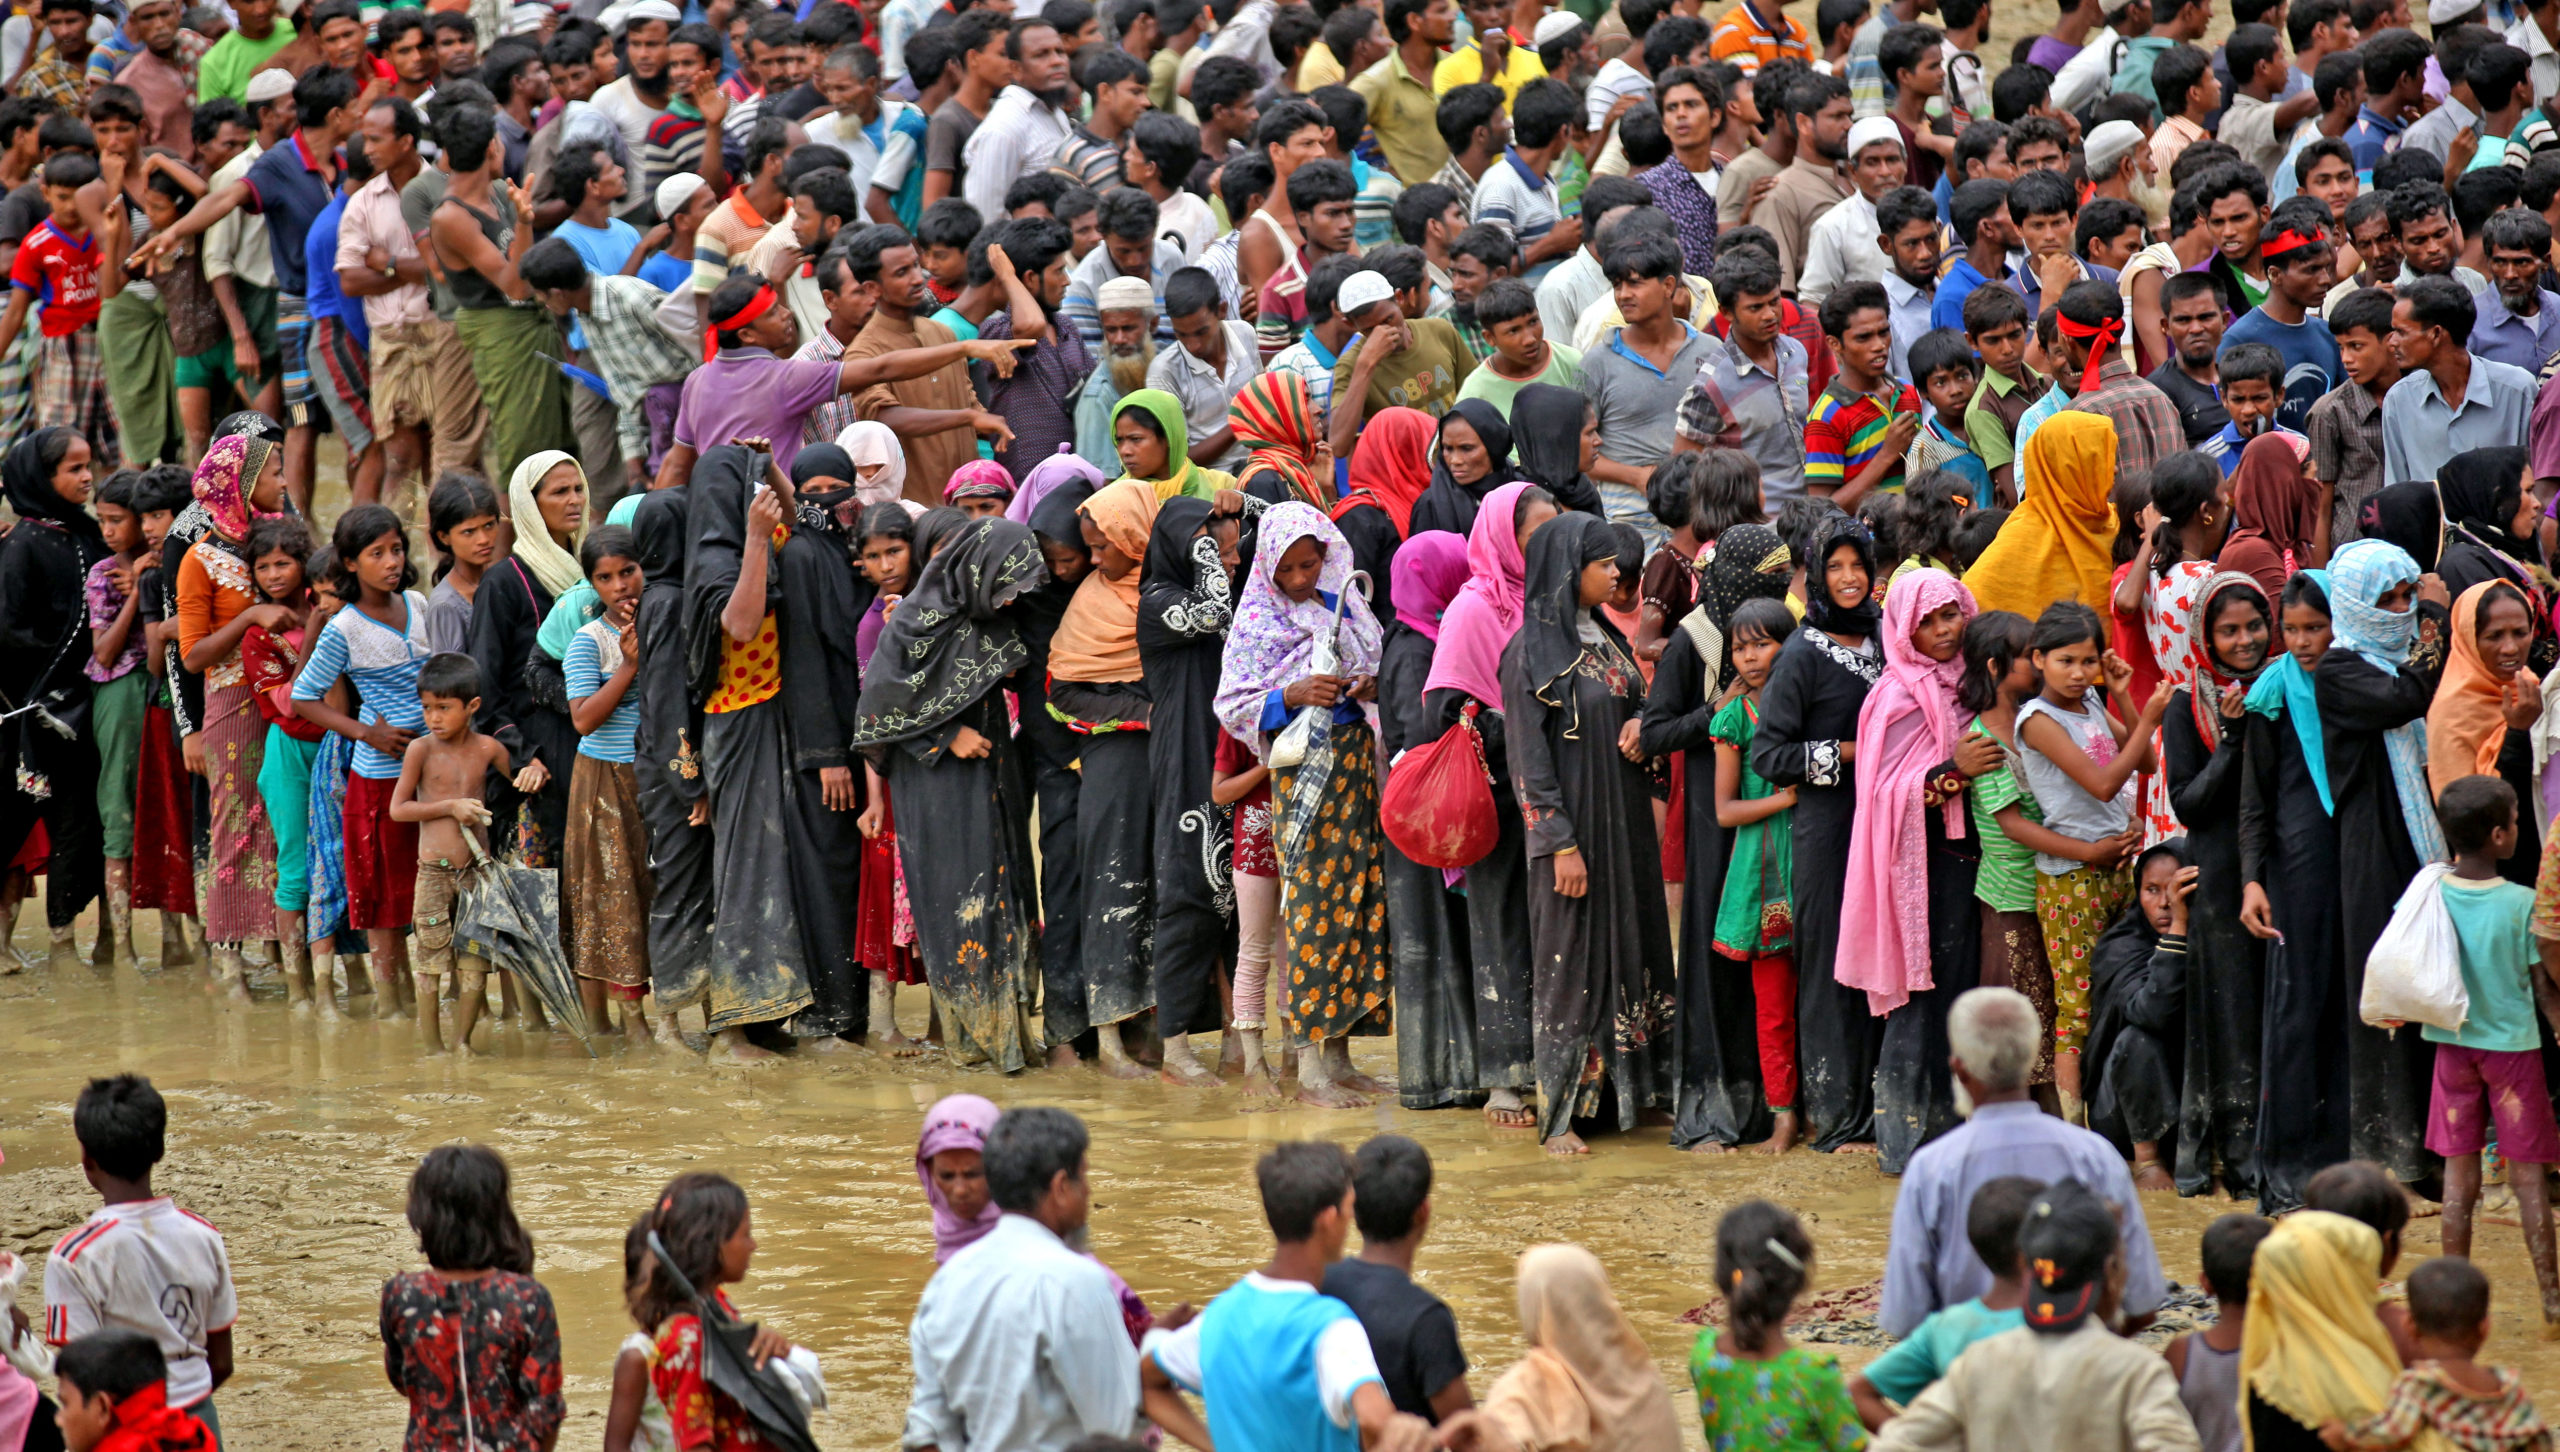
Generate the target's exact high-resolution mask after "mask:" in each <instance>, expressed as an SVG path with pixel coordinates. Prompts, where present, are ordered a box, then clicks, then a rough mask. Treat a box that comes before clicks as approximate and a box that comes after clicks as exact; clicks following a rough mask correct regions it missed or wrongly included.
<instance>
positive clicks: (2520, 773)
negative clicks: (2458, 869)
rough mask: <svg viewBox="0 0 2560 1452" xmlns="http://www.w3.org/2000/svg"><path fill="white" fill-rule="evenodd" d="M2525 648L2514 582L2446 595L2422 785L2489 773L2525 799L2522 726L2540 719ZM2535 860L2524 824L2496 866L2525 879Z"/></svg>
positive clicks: (2528, 758)
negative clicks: (2448, 633)
mask: <svg viewBox="0 0 2560 1452" xmlns="http://www.w3.org/2000/svg"><path fill="white" fill-rule="evenodd" d="M2532 648H2533V609H2532V606H2531V605H2530V604H2528V603H2527V601H2526V598H2525V593H2524V590H2523V589H2522V588H2521V587H2519V586H2517V585H2515V584H2512V583H2510V582H2508V581H2505V580H2487V581H2483V582H2482V583H2480V584H2477V585H2474V586H2472V587H2471V588H2470V589H2468V590H2465V591H2463V592H2462V596H2461V598H2459V599H2457V600H2455V601H2454V602H2453V648H2452V650H2451V652H2450V653H2449V654H2448V656H2447V658H2446V660H2445V666H2444V678H2443V679H2442V680H2441V681H2439V682H2438V683H2437V685H2436V698H2435V704H2433V705H2431V706H2429V707H2428V708H2427V788H2428V790H2430V791H2433V792H2435V793H2437V794H2438V795H2442V794H2443V792H2444V789H2445V788H2446V787H2447V786H2448V785H2450V784H2451V783H2453V782H2454V781H2457V780H2459V779H2460V778H2462V777H2466V776H2472V775H2479V776H2496V777H2504V778H2505V779H2506V781H2507V784H2508V785H2509V786H2512V787H2514V788H2515V791H2516V800H2517V801H2518V802H2530V801H2532V800H2533V750H2532V743H2531V740H2530V735H2529V733H2530V732H2531V731H2532V729H2533V724H2534V723H2535V722H2536V721H2539V720H2541V719H2542V684H2541V682H2539V681H2537V680H2536V679H2534V674H2533V672H2532V671H2531V670H2530V669H2528V668H2527V667H2526V665H2525V657H2526V655H2527V654H2528V653H2529V652H2530V651H2531V650H2532ZM2528 820H2529V819H2528ZM2541 865H2542V852H2541V845H2540V843H2538V842H2537V841H2535V840H2534V834H2533V833H2532V832H2531V831H2527V832H2525V833H2524V834H2523V836H2522V837H2521V838H2520V839H2519V840H2518V842H2517V844H2516V852H2515V855H2513V856H2512V857H2509V858H2508V859H2507V860H2506V861H2505V862H2504V863H2501V864H2500V865H2499V870H2500V871H2501V872H2503V873H2504V874H2505V875H2506V876H2507V877H2509V878H2510V879H2512V880H2514V881H2517V882H2522V883H2524V884H2526V885H2528V886H2530V885H2532V883H2533V881H2534V877H2535V875H2536V873H2537V872H2538V871H2539V870H2540V868H2541Z"/></svg>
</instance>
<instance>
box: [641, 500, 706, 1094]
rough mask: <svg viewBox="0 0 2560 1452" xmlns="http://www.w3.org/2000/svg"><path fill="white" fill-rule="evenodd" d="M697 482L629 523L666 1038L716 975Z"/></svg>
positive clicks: (645, 806) (654, 975)
mask: <svg viewBox="0 0 2560 1452" xmlns="http://www.w3.org/2000/svg"><path fill="white" fill-rule="evenodd" d="M691 494H692V485H691V484H690V483H687V484H680V485H678V486H676V487H675V488H673V489H660V490H658V491H656V492H655V493H652V494H648V495H644V496H643V497H642V498H641V500H640V507H639V508H638V509H637V510H636V511H635V512H634V513H633V514H632V516H631V534H632V537H633V539H634V540H635V541H636V546H635V547H636V548H637V549H638V550H639V551H640V573H641V576H642V578H643V579H644V580H645V581H646V583H645V584H643V585H642V586H641V589H640V613H639V619H638V622H637V623H638V625H639V630H640V668H639V675H638V677H637V679H636V682H635V685H636V690H637V699H638V701H639V702H640V721H639V727H638V731H637V734H636V736H635V738H634V744H633V751H632V770H633V774H634V775H635V776H636V777H637V778H638V782H639V788H640V818H641V821H642V822H643V823H644V824H646V825H647V827H648V829H649V871H650V875H651V877H652V878H653V879H654V881H655V883H656V886H657V894H656V895H655V896H654V897H652V898H650V900H649V991H650V993H651V994H652V995H654V996H655V997H656V998H657V1000H658V1010H659V1012H658V1037H659V1038H660V1039H661V1040H662V1041H665V1042H668V1043H673V1042H676V1020H675V1015H676V1011H677V1010H679V1009H683V1008H689V1007H692V1006H693V1005H695V1004H697V1003H700V1002H702V999H703V995H704V993H705V992H706V991H707V989H708V987H709V984H710V975H711V915H712V893H711V794H710V784H709V783H708V782H706V781H705V780H704V779H703V775H702V756H701V746H702V702H703V698H704V696H705V694H706V692H704V691H702V690H698V689H696V686H695V682H694V681H693V680H692V679H691V678H690V677H688V676H687V675H686V674H685V668H684V666H685V653H684V545H685V537H686V530H685V521H686V515H687V501H688V499H689V498H690V497H691Z"/></svg>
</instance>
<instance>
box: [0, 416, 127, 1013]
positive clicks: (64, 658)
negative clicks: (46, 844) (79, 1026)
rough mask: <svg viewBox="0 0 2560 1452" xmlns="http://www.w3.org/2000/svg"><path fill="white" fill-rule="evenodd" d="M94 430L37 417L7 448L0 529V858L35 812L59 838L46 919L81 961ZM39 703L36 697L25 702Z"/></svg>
mask: <svg viewBox="0 0 2560 1452" xmlns="http://www.w3.org/2000/svg"><path fill="white" fill-rule="evenodd" d="M89 477H90V453H89V441H88V440H87V439H85V438H82V437H81V436H80V433H79V431H78V430H77V429H68V428H60V427H55V428H44V429H38V430H36V431H35V432H34V433H32V434H30V435H28V436H27V437H25V438H23V439H20V440H19V441H18V442H17V444H16V445H15V446H14V447H12V448H11V449H10V450H9V453H8V455H7V457H6V458H0V490H5V491H6V493H7V496H8V500H9V507H10V508H11V509H12V510H14V511H16V513H17V516H18V522H17V524H16V525H15V526H13V527H12V528H11V529H10V530H9V533H8V535H7V536H6V537H5V538H0V712H7V713H10V714H9V719H8V720H7V721H6V722H0V863H6V862H8V861H9V860H11V859H13V858H15V857H16V856H17V855H18V849H19V848H21V847H23V846H25V845H26V840H27V834H28V833H29V832H31V831H33V830H34V829H35V825H36V823H38V822H39V821H40V822H42V823H44V828H45V834H46V836H47V838H48V839H49V840H50V841H51V843H52V848H53V855H52V857H51V859H50V865H49V866H47V867H46V869H45V921H46V922H47V923H48V924H50V925H51V926H52V929H53V967H55V968H56V969H65V968H69V967H72V966H75V965H76V964H77V963H78V961H79V957H78V954H77V952H76V951H75V950H74V948H73V946H72V939H71V933H72V928H71V925H72V920H73V919H74V918H77V917H78V916H79V915H80V911H81V909H83V908H86V907H87V906H88V905H89V901H90V899H92V898H94V897H96V896H97V895H98V893H99V892H100V890H101V889H102V888H104V886H105V875H106V861H105V859H104V858H103V857H102V856H100V855H99V854H100V852H101V850H102V844H103V842H104V838H103V836H102V833H101V828H100V827H99V825H98V747H97V742H96V739H95V733H94V732H92V731H91V730H90V723H89V696H90V687H89V678H88V677H87V676H85V675H83V674H81V667H82V666H84V665H86V664H87V663H88V660H89V628H88V626H89V621H88V614H87V608H86V606H85V605H84V603H83V602H84V601H85V600H86V599H87V594H86V591H85V588H84V587H85V584H86V581H87V579H88V575H89V568H90V567H91V566H92V565H95V564H96V563H97V562H98V561H100V560H102V559H105V558H106V557H107V554H108V551H107V544H106V540H105V539H104V538H103V537H102V536H101V535H100V534H99V532H98V522H97V521H96V520H95V519H92V518H90V517H89V512H88V509H87V508H86V506H87V504H88V502H89ZM29 707H33V709H27V708H29Z"/></svg>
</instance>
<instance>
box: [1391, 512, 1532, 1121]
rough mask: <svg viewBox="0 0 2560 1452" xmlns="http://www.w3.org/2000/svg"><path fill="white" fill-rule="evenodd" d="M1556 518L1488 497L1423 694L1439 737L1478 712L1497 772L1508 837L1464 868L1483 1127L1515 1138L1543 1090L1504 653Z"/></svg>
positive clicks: (1500, 813) (1496, 792)
mask: <svg viewBox="0 0 2560 1452" xmlns="http://www.w3.org/2000/svg"><path fill="white" fill-rule="evenodd" d="M1555 517H1556V500H1555V496H1554V495H1552V494H1549V493H1548V492H1547V491H1546V490H1545V489H1543V488H1540V487H1539V486H1537V485H1535V484H1505V485H1503V486H1502V487H1501V488H1499V489H1496V490H1494V491H1493V492H1492V493H1491V494H1488V495H1486V496H1485V498H1484V503H1483V504H1482V505H1480V506H1479V507H1478V508H1477V510H1476V522H1475V524H1474V525H1473V526H1472V527H1470V528H1469V530H1468V531H1467V570H1468V575H1467V582H1466V584H1464V585H1462V586H1460V587H1459V589H1458V593H1457V594H1456V595H1455V596H1454V597H1452V598H1451V599H1450V601H1449V605H1448V608H1447V609H1446V610H1443V611H1442V612H1441V614H1440V639H1439V642H1438V644H1437V645H1436V647H1435V648H1434V649H1433V650H1432V653H1431V673H1430V674H1429V675H1428V676H1426V677H1424V678H1423V687H1422V688H1423V701H1424V706H1425V708H1426V711H1427V713H1428V714H1427V716H1426V720H1427V721H1428V722H1429V724H1430V729H1431V730H1432V731H1434V732H1435V733H1436V732H1440V731H1446V730H1447V729H1448V728H1449V727H1450V726H1452V725H1454V724H1456V722H1457V721H1458V719H1459V717H1460V714H1461V713H1462V712H1464V711H1465V710H1466V708H1468V707H1470V706H1472V707H1474V708H1475V710H1476V729H1477V730H1478V731H1479V732H1480V733H1482V735H1483V737H1484V755H1485V765H1486V766H1487V767H1488V768H1489V769H1490V770H1491V771H1492V773H1493V806H1494V818H1495V820H1497V821H1499V822H1500V823H1501V824H1502V838H1501V840H1500V841H1498V842H1496V843H1495V844H1494V848H1493V851H1492V852H1490V853H1488V854H1486V856H1485V858H1484V860H1483V861H1481V862H1478V863H1475V864H1473V865H1471V866H1470V867H1468V868H1467V948H1468V955H1469V956H1470V957H1471V958H1473V959H1474V977H1475V996H1476V1082H1477V1085H1478V1087H1480V1088H1483V1089H1485V1090H1487V1091H1489V1092H1490V1094H1491V1097H1490V1098H1489V1099H1487V1100H1486V1101H1485V1106H1484V1113H1485V1118H1487V1119H1489V1120H1491V1121H1492V1122H1493V1123H1495V1124H1497V1125H1502V1126H1505V1127H1508V1128H1514V1129H1527V1128H1529V1127H1530V1126H1532V1125H1534V1124H1536V1123H1537V1118H1536V1116H1534V1115H1532V1114H1531V1113H1530V1112H1529V1107H1528V1104H1527V1102H1526V1101H1524V1100H1523V1099H1522V1098H1521V1097H1520V1096H1521V1094H1522V1092H1523V1091H1525V1090H1527V1089H1529V1088H1531V1087H1532V1086H1534V1085H1535V1084H1536V1083H1537V1082H1538V1072H1537V1064H1536V1060H1535V1056H1534V1055H1535V1048H1536V1046H1535V1043H1534V1041H1533V1039H1532V1037H1531V1025H1530V1012H1529V1005H1530V984H1531V975H1530V955H1529V908H1528V901H1529V888H1528V883H1529V857H1528V852H1527V849H1526V848H1525V847H1524V846H1523V837H1522V831H1521V822H1520V811H1519V807H1518V804H1517V803H1515V802H1514V801H1513V800H1512V795H1511V764H1510V757H1509V756H1508V754H1506V752H1505V751H1504V748H1503V734H1502V651H1503V648H1504V647H1505V646H1508V645H1509V644H1511V637H1512V635H1513V634H1515V633H1516V632H1517V631H1518V630H1519V628H1520V612H1521V609H1522V607H1523V604H1524V602H1525V601H1526V599H1527V596H1528V589H1529V586H1528V569H1529V567H1528V549H1529V537H1530V536H1531V535H1533V534H1536V533H1537V532H1538V529H1539V527H1540V526H1542V525H1544V524H1545V523H1546V522H1547V521H1548V520H1551V519H1553V518H1555Z"/></svg>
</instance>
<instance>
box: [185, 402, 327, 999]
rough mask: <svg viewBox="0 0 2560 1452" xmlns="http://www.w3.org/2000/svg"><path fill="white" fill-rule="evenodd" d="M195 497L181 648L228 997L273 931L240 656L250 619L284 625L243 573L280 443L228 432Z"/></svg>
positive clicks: (278, 500) (262, 729)
mask: <svg viewBox="0 0 2560 1452" xmlns="http://www.w3.org/2000/svg"><path fill="white" fill-rule="evenodd" d="M195 495H196V503H198V504H200V505H202V506H204V510H205V514H206V517H207V520H208V524H209V527H208V529H207V530H206V532H205V534H204V536H203V537H202V538H201V539H198V540H197V541H196V542H195V544H194V545H193V546H192V547H191V548H189V549H188V551H187V555H186V558H185V559H184V560H182V561H180V562H179V565H178V649H179V652H180V655H181V657H182V658H183V659H184V660H185V662H186V666H187V669H189V670H193V671H201V672H203V674H204V718H203V734H204V760H205V783H206V801H207V802H208V804H209V807H210V810H211V812H212V818H213V820H212V827H213V832H212V846H211V849H210V852H211V862H212V869H211V871H210V872H209V873H208V874H207V878H206V893H205V902H204V930H205V937H206V939H207V941H209V942H210V943H211V944H212V945H213V963H214V974H215V977H216V978H217V980H218V981H219V982H220V983H221V985H222V986H223V987H224V988H225V989H226V990H227V991H228V992H229V993H230V995H231V997H233V998H234V999H238V1000H246V999H247V998H248V996H249V982H248V967H247V964H246V963H245V962H244V961H243V960H242V956H241V953H242V949H243V948H244V947H245V945H247V944H248V943H250V942H252V941H258V940H264V939H268V938H272V937H273V936H274V934H275V931H276V904H275V893H276V844H275V836H274V833H273V832H272V831H271V830H270V828H269V827H268V825H267V805H266V803H265V802H264V801H262V800H260V799H259V797H258V790H257V782H258V772H259V768H260V767H261V766H262V765H263V764H264V762H265V757H266V735H267V724H266V721H265V719H264V718H263V717H261V716H260V715H259V714H258V709H257V706H256V703H255V702H256V696H257V693H256V692H255V691H254V690H252V689H251V688H250V685H249V680H248V675H247V672H246V671H245V669H244V668H243V666H242V663H241V658H240V638H241V637H242V636H243V635H245V634H247V633H248V631H249V629H250V628H251V627H252V626H264V627H266V628H267V629H268V630H270V631H278V630H284V629H288V628H290V627H291V626H292V625H294V624H296V623H298V617H297V616H296V614H295V613H294V611H293V610H291V609H290V608H288V607H286V606H283V605H276V604H263V605H262V604H259V603H258V600H259V595H258V591H257V584H256V582H255V580H254V579H253V578H252V577H251V574H250V561H249V531H250V528H251V527H252V525H253V524H254V523H255V522H256V521H257V520H258V519H259V518H261V517H265V516H271V515H274V514H277V513H279V512H281V511H282V509H283V507H284V457H283V451H282V450H281V449H278V448H277V447H276V446H274V445H272V444H269V443H267V442H266V441H265V440H263V439H254V438H247V437H243V436H239V435H234V436H233V437H231V438H228V439H224V440H221V441H220V442H218V443H216V444H215V445H214V446H213V447H212V448H210V449H207V450H206V451H205V456H204V461H203V462H202V463H200V464H198V465H196V475H195Z"/></svg>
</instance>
